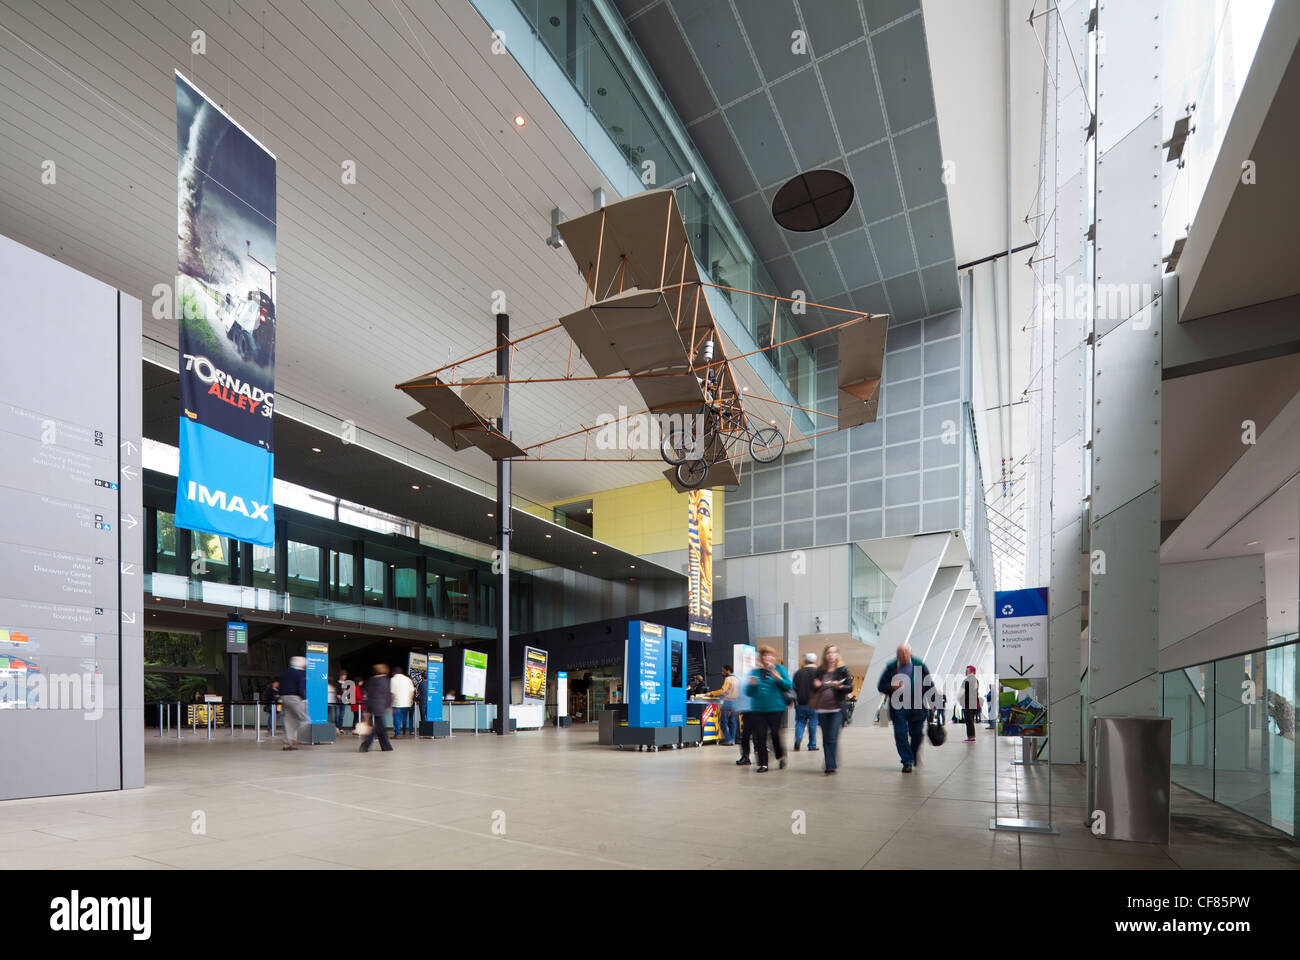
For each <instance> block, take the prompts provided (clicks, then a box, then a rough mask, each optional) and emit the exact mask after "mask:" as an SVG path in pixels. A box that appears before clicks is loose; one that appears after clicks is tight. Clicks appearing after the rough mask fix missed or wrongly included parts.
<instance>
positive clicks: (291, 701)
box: [280, 657, 307, 750]
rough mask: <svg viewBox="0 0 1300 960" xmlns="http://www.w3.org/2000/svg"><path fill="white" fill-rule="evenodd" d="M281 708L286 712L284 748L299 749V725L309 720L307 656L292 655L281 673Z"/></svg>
mask: <svg viewBox="0 0 1300 960" xmlns="http://www.w3.org/2000/svg"><path fill="white" fill-rule="evenodd" d="M280 709H281V711H282V712H283V714H284V749H286V750H297V749H298V727H299V726H300V725H302V724H304V723H306V722H307V658H306V657H290V658H289V669H288V670H286V671H284V673H282V674H280Z"/></svg>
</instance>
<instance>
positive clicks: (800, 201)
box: [772, 170, 853, 233]
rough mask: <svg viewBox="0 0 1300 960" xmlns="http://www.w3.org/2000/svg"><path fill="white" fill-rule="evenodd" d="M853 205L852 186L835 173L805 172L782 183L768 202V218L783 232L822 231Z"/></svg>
mask: <svg viewBox="0 0 1300 960" xmlns="http://www.w3.org/2000/svg"><path fill="white" fill-rule="evenodd" d="M852 204H853V184H852V183H851V182H850V181H849V178H848V177H846V176H844V174H842V173H840V172H838V171H836V170H809V171H808V172H807V173H801V174H799V176H797V177H795V178H794V179H793V180H791V181H789V182H788V183H786V185H785V186H783V187H782V188H781V189H780V190H778V191H777V192H776V197H774V198H773V200H772V217H773V218H774V219H775V220H776V222H777V223H779V224H780V225H781V226H783V227H785V228H786V229H787V230H793V231H795V232H796V233H808V232H809V231H811V230H824V229H825V228H827V227H829V226H830V225H831V224H832V223H834V222H835V221H836V220H838V219H839V218H840V217H842V216H844V214H846V213H847V212H848V210H849V207H850V206H851V205H852Z"/></svg>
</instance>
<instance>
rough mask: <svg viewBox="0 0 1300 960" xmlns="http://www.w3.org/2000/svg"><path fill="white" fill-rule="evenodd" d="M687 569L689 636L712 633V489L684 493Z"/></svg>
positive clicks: (703, 637) (704, 636)
mask: <svg viewBox="0 0 1300 960" xmlns="http://www.w3.org/2000/svg"><path fill="white" fill-rule="evenodd" d="M687 530H688V533H689V540H688V543H687V572H688V576H689V580H690V594H689V607H688V610H689V622H688V623H687V629H688V631H689V635H690V638H691V639H692V640H704V641H707V640H709V639H710V637H711V635H712V633H713V491H712V490H692V491H691V492H690V493H689V494H688V496H687Z"/></svg>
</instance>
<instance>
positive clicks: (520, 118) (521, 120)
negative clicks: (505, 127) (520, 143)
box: [515, 113, 528, 127]
mask: <svg viewBox="0 0 1300 960" xmlns="http://www.w3.org/2000/svg"><path fill="white" fill-rule="evenodd" d="M527 122H528V120H527V118H525V117H524V115H523V114H522V113H516V114H515V126H516V127H522V126H523V125H524V124H526V123H527Z"/></svg>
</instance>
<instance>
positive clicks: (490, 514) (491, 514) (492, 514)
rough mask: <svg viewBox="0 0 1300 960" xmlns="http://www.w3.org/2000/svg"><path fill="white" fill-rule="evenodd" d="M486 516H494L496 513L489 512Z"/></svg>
mask: <svg viewBox="0 0 1300 960" xmlns="http://www.w3.org/2000/svg"><path fill="white" fill-rule="evenodd" d="M488 516H489V517H495V516H496V514H495V513H489V514H488Z"/></svg>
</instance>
